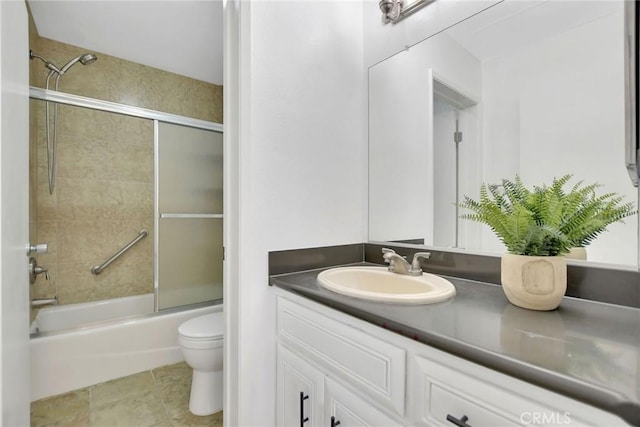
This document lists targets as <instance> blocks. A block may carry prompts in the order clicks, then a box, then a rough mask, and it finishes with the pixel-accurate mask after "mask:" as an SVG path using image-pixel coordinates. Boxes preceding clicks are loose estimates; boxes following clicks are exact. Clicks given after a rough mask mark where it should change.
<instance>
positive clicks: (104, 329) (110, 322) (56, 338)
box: [29, 294, 222, 401]
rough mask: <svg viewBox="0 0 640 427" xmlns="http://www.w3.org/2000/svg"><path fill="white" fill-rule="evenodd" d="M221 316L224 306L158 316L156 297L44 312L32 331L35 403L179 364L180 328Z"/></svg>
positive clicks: (183, 309) (43, 310)
mask: <svg viewBox="0 0 640 427" xmlns="http://www.w3.org/2000/svg"><path fill="white" fill-rule="evenodd" d="M149 304H150V305H149ZM217 311H222V304H221V301H218V302H217V303H213V305H211V304H209V305H206V306H198V307H196V308H189V309H185V308H178V309H171V310H164V311H162V312H160V313H153V294H148V295H142V296H136V297H125V298H114V299H112V300H105V301H96V302H93V303H82V304H69V305H63V306H54V307H46V308H43V309H41V310H40V311H39V312H38V315H37V316H36V319H35V320H34V322H33V324H32V326H31V329H32V332H35V331H36V329H37V330H38V331H39V332H37V333H32V334H31V340H30V343H29V345H30V352H31V400H32V401H34V400H38V399H42V398H44V397H47V396H53V395H56V394H61V393H66V392H68V391H71V390H76V389H79V388H83V387H87V386H90V385H94V384H98V383H101V382H104V381H109V380H112V379H115V378H120V377H124V376H127V375H131V374H135V373H138V372H143V371H147V370H149V369H153V368H157V367H159V366H163V365H169V364H172V363H178V362H180V361H182V360H184V359H183V357H182V353H181V351H180V347H179V346H178V332H177V331H178V326H179V325H180V324H181V323H182V322H185V321H186V320H189V319H191V318H193V317H196V316H199V315H202V314H207V313H213V312H217ZM123 316H124V317H123ZM115 317H118V318H117V319H115Z"/></svg>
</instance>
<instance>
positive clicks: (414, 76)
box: [369, 1, 638, 268]
mask: <svg viewBox="0 0 640 427" xmlns="http://www.w3.org/2000/svg"><path fill="white" fill-rule="evenodd" d="M624 20H625V5H624V2H623V1H607V2H599V1H504V2H501V3H498V4H496V5H495V6H492V7H490V8H488V9H486V10H484V11H482V12H481V13H478V14H477V15H474V16H472V17H470V18H468V19H466V20H463V21H461V22H459V23H458V24H456V25H454V26H452V27H450V28H448V29H447V30H445V31H443V32H441V33H438V34H436V35H434V36H432V37H430V38H428V39H426V40H424V41H422V42H420V43H418V44H416V45H415V46H412V47H411V48H408V49H406V50H403V51H401V52H399V53H398V54H396V55H394V56H392V57H390V58H388V59H386V60H384V61H382V62H380V63H378V64H375V65H374V66H372V67H370V68H369V240H371V241H381V242H387V241H392V242H404V243H410V244H417V245H421V246H429V247H435V248H450V249H451V250H470V251H474V252H476V253H478V252H479V253H491V254H502V253H504V252H505V249H504V246H503V245H502V243H501V242H500V241H499V240H498V239H497V238H496V237H495V236H494V235H493V233H492V232H491V230H490V229H489V227H487V226H485V225H481V224H478V223H474V222H471V221H469V220H465V219H460V218H459V215H460V214H462V213H463V212H458V209H457V208H456V201H458V200H462V198H463V197H464V195H468V196H469V197H472V198H474V199H477V198H478V197H479V191H480V186H481V184H482V183H486V184H488V185H498V186H499V185H500V183H501V181H502V179H503V178H507V179H510V180H513V178H514V177H515V175H516V174H518V175H519V176H520V177H521V178H522V180H523V181H524V183H525V185H527V186H528V187H532V186H534V185H541V184H542V183H551V181H552V179H553V178H554V177H560V176H562V175H565V174H568V173H569V174H573V179H572V181H571V182H570V184H575V183H578V182H579V181H581V180H583V181H584V183H585V184H592V183H595V182H597V183H599V184H601V188H600V189H599V190H600V191H599V193H605V192H616V193H618V194H620V195H622V196H624V198H625V201H626V202H634V203H635V204H636V205H637V203H638V189H637V188H636V187H635V186H634V183H633V182H632V180H631V179H630V176H629V173H628V172H627V168H626V163H625V126H626V125H627V123H626V122H625V95H626V92H629V91H630V90H628V89H626V88H625V60H624V51H625V46H624V42H625V40H624V39H625V37H624V34H625V28H624ZM587 260H588V261H595V262H598V263H606V264H615V265H618V266H627V267H629V266H632V267H635V268H637V267H638V216H632V217H630V218H627V219H626V220H625V221H624V223H615V224H612V225H610V226H609V227H608V231H606V232H604V233H603V234H601V235H600V236H599V237H598V238H597V239H596V240H595V241H594V242H593V243H592V244H591V245H589V246H588V247H587Z"/></svg>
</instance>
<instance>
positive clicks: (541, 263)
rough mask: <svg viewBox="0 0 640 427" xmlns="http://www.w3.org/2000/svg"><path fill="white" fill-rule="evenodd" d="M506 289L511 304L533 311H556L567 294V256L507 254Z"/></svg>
mask: <svg viewBox="0 0 640 427" xmlns="http://www.w3.org/2000/svg"><path fill="white" fill-rule="evenodd" d="M500 275H501V280H502V289H503V290H504V293H505V294H506V295H507V298H508V299H509V302H511V303H512V304H513V305H517V306H518V307H523V308H528V309H530V310H553V309H555V308H557V307H558V306H559V305H560V302H561V301H562V298H563V297H564V294H565V292H566V291H567V262H566V258H565V257H563V256H554V257H543V256H525V255H513V254H504V255H503V256H502V263H501V272H500Z"/></svg>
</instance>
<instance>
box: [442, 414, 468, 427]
mask: <svg viewBox="0 0 640 427" xmlns="http://www.w3.org/2000/svg"><path fill="white" fill-rule="evenodd" d="M468 420H469V417H467V416H466V415H463V416H462V418H460V419H458V418H456V417H454V416H453V415H449V414H447V421H449V422H450V423H454V424H455V425H457V426H458V427H471V424H467V421H468Z"/></svg>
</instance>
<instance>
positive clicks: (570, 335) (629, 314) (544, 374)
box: [269, 263, 640, 426]
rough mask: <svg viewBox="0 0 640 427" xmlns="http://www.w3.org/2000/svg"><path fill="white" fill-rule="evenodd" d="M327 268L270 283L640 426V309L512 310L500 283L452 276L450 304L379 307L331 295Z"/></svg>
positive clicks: (575, 303)
mask: <svg viewBox="0 0 640 427" xmlns="http://www.w3.org/2000/svg"><path fill="white" fill-rule="evenodd" d="M350 265H354V266H358V265H376V264H371V263H358V264H350ZM323 270H325V269H324V268H323V269H317V270H309V271H304V272H298V273H288V274H280V275H274V276H271V277H270V278H269V284H270V285H274V286H277V287H278V288H281V289H285V290H287V291H290V292H293V293H296V294H298V295H302V296H304V297H307V298H309V299H311V300H314V301H316V302H318V303H320V304H323V305H326V306H329V307H332V308H334V309H337V310H339V311H342V312H344V313H347V314H350V315H352V316H354V317H357V318H359V319H362V320H364V321H367V322H369V323H372V324H374V325H377V326H380V327H382V328H385V329H388V330H390V331H393V332H395V333H398V334H401V335H404V336H406V337H408V338H411V339H414V340H417V341H420V342H422V343H424V344H427V345H430V346H432V347H435V348H438V349H440V350H443V351H446V352H449V353H451V354H454V355H456V356H459V357H462V358H465V359H467V360H469V361H471V362H474V363H478V364H480V365H483V366H486V367H488V368H491V369H494V370H496V371H499V372H502V373H505V374H507V375H511V376H513V377H515V378H519V379H521V380H524V381H527V382H529V383H532V384H535V385H538V386H541V387H544V388H546V389H549V390H551V391H554V392H557V393H561V394H564V395H566V396H569V397H571V398H574V399H577V400H580V401H583V402H585V403H588V404H590V405H593V406H596V407H599V408H602V409H604V410H607V411H609V412H612V413H615V414H617V415H618V416H620V417H621V418H623V419H624V420H626V421H627V422H628V423H630V424H632V425H637V426H640V310H639V309H636V308H630V307H624V306H619V305H612V304H605V303H599V302H593V301H589V300H582V299H576V298H569V297H565V298H564V299H563V301H562V304H561V305H560V307H559V308H558V309H557V310H554V311H549V312H538V311H531V310H526V309H523V308H519V307H516V306H514V305H512V304H510V303H509V302H508V301H507V298H506V296H505V295H504V293H503V291H502V289H501V287H500V286H498V285H494V284H488V283H483V282H477V281H472V280H466V279H458V278H455V277H448V276H443V277H445V278H447V279H448V280H450V281H451V282H452V283H453V285H454V286H455V288H456V292H457V295H456V296H455V297H454V298H453V299H451V300H449V301H446V302H442V303H438V304H430V305H415V306H411V305H399V304H390V303H379V302H371V301H367V300H362V299H357V298H352V297H348V296H343V295H340V294H337V293H334V292H331V291H329V290H327V289H324V288H323V287H322V286H321V285H320V284H319V283H318V281H317V276H318V274H319V273H320V272H321V271H323ZM603 286H606V284H603Z"/></svg>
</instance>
